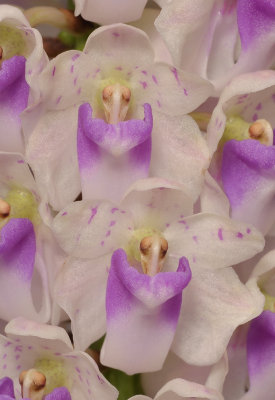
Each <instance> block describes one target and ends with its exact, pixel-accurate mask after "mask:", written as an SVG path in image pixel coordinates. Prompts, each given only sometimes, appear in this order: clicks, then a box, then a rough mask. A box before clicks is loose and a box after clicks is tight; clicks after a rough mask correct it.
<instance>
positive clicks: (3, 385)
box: [0, 377, 14, 399]
mask: <svg viewBox="0 0 275 400" xmlns="http://www.w3.org/2000/svg"><path fill="white" fill-rule="evenodd" d="M3 395H5V396H9V397H11V398H13V399H14V389H13V381H12V379H11V378H8V377H5V378H2V379H0V399H1V398H2V396H3Z"/></svg>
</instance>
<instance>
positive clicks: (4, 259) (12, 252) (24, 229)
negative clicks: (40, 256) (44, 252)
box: [0, 218, 36, 282]
mask: <svg viewBox="0 0 275 400" xmlns="http://www.w3.org/2000/svg"><path fill="white" fill-rule="evenodd" d="M0 239H1V240H0V273H1V279H5V270H7V272H10V273H12V272H13V273H14V274H15V275H16V276H17V278H18V279H20V280H21V281H23V282H30V281H31V278H32V274H33V268H34V259H35V251H36V243H35V233H34V229H33V225H32V223H31V221H30V220H29V219H27V218H12V219H10V220H9V221H8V222H7V224H6V225H4V227H3V228H2V229H1V237H0Z"/></svg>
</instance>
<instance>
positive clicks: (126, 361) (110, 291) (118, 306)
mask: <svg viewBox="0 0 275 400" xmlns="http://www.w3.org/2000/svg"><path fill="white" fill-rule="evenodd" d="M190 279H191V270H190V268H189V263H188V260H187V259H186V258H185V257H182V258H181V259H180V261H179V266H178V269H177V272H163V273H159V274H157V275H156V276H154V277H150V276H148V275H144V274H140V273H139V272H138V271H137V270H136V269H135V268H132V267H130V265H129V264H128V261H127V256H126V254H125V252H124V251H123V250H122V249H119V250H116V251H115V252H114V253H113V256H112V262H111V268H110V272H109V277H108V284H107V293H106V313H107V334H106V339H105V342H104V344H103V348H102V352H101V362H102V363H103V364H105V365H108V366H111V367H115V368H119V369H121V370H123V371H125V372H126V373H128V374H133V373H136V372H141V371H143V372H147V371H154V370H157V369H160V368H161V367H162V364H163V362H164V360H165V358H166V355H167V353H168V351H169V348H170V346H171V343H172V341H173V338H174V334H175V330H176V326H177V322H178V318H179V312H180V308H181V300H182V291H183V289H184V288H185V287H186V286H187V285H188V283H189V281H190Z"/></svg>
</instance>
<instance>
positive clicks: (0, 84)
mask: <svg viewBox="0 0 275 400" xmlns="http://www.w3.org/2000/svg"><path fill="white" fill-rule="evenodd" d="M25 63H26V60H25V58H24V57H22V56H14V57H12V58H11V59H9V60H6V61H3V63H2V68H1V69H0V150H1V151H13V152H21V153H24V146H23V138H22V135H21V120H20V114H21V112H22V111H23V110H24V109H25V108H26V107H27V104H28V97H29V86H28V84H27V83H26V81H25Z"/></svg>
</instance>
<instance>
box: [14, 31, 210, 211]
mask: <svg viewBox="0 0 275 400" xmlns="http://www.w3.org/2000/svg"><path fill="white" fill-rule="evenodd" d="M38 85H39V88H40V92H41V99H40V102H39V103H38V104H37V105H35V106H34V107H32V108H30V109H28V110H27V111H26V112H25V113H24V115H23V117H22V118H23V121H24V134H25V138H26V141H27V159H28V162H29V163H30V165H31V168H32V170H33V172H34V175H35V178H36V180H37V183H38V185H39V187H41V188H43V191H44V192H45V191H46V193H47V198H48V200H49V203H50V204H51V205H52V206H53V208H54V209H56V210H60V209H61V208H62V207H64V206H66V205H67V204H68V203H69V202H71V201H73V200H74V199H75V198H76V197H77V196H78V194H79V192H80V191H81V183H82V184H83V181H87V180H89V179H91V184H92V189H87V190H89V194H90V192H91V190H93V191H95V197H94V198H97V197H98V195H99V194H100V196H103V194H102V193H99V192H98V193H97V191H100V188H99V185H96V181H97V179H98V180H100V179H101V171H105V176H104V181H106V184H105V182H102V185H103V187H106V186H107V187H108V185H110V187H112V185H113V182H112V180H113V177H112V175H110V179H109V181H108V176H107V175H108V173H111V174H115V173H116V169H117V168H118V171H119V173H121V172H122V170H123V177H121V178H120V181H119V182H118V181H117V179H118V178H116V181H115V183H114V184H116V186H117V187H119V184H120V183H121V191H122V192H121V194H120V195H121V197H122V194H123V192H124V191H125V190H126V186H127V185H128V184H129V183H130V179H132V181H131V183H132V182H133V179H137V178H138V177H139V178H142V177H145V175H146V173H147V172H146V171H148V165H149V156H150V154H151V152H150V140H151V139H150V135H151V132H150V131H151V130H152V126H153V125H154V128H153V131H152V142H153V145H152V154H151V164H150V174H151V175H159V176H161V177H164V178H168V179H174V180H176V179H178V178H179V179H180V182H182V183H188V182H189V185H190V190H193V192H195V195H196V196H198V194H199V191H200V184H201V180H202V170H203V169H205V168H207V166H208V164H209V158H208V150H207V148H206V146H205V143H204V141H203V140H202V139H201V137H200V133H199V131H198V128H197V126H196V125H195V123H194V121H193V120H192V119H191V117H189V116H184V114H186V113H188V112H190V111H192V110H193V109H194V108H196V107H197V106H198V105H199V104H201V103H202V102H203V101H204V100H205V99H206V98H207V97H208V96H209V95H210V93H211V92H212V86H211V85H210V84H208V83H207V82H205V81H204V80H202V79H200V78H199V77H195V76H193V75H192V74H189V73H184V72H182V71H180V70H177V69H175V68H174V67H172V66H170V65H166V64H163V63H154V54H153V50H152V47H151V45H150V42H149V41H148V38H147V36H146V35H145V34H144V33H143V32H142V31H140V30H138V29H136V28H133V27H130V26H126V25H114V26H111V27H104V28H99V29H97V30H95V31H94V32H93V33H92V34H91V35H90V37H89V38H88V40H87V43H86V46H85V48H84V52H83V53H81V52H79V51H70V52H65V53H63V54H61V55H60V56H58V57H56V58H55V59H53V60H52V61H51V62H50V64H49V65H48V67H47V68H46V69H45V71H44V72H43V73H42V74H41V75H40V77H39V80H38ZM83 103H84V104H83ZM87 103H88V104H87ZM144 103H146V104H148V105H147V106H145V113H146V117H145V121H144V123H143V122H142V121H141V119H142V118H143V116H144V109H143V105H144ZM81 104H82V106H81ZM79 106H81V107H80V109H79V122H78V139H76V135H77V121H78V108H79ZM91 109H92V110H91ZM151 110H152V116H151ZM94 118H95V119H94ZM125 119H126V120H125ZM101 120H105V122H104V121H101ZM95 132H97V133H96V134H95ZM185 132H186V133H188V134H186V135H184V133H185ZM100 138H101V139H100ZM77 140H78V148H77V146H76V142H77ZM89 142H91V143H90V144H89V145H88V143H89ZM168 144H169V146H168ZM111 145H115V147H114V150H113V153H115V154H112V151H111V149H110V146H111ZM141 150H142V151H141ZM127 151H128V153H127ZM90 152H92V153H91V154H90ZM182 152H184V153H185V154H186V156H187V157H188V161H190V162H192V166H191V167H190V168H189V169H188V171H186V172H185V167H186V163H185V161H184V158H183V157H182ZM77 153H78V158H77ZM191 156H192V157H191ZM84 159H85V163H84ZM172 159H173V160H175V159H176V160H177V165H175V163H174V162H173V163H172V162H171V160H172ZM78 163H79V167H80V170H81V171H80V172H81V181H82V182H80V177H79V172H78ZM84 164H85V165H84ZM92 166H93V169H92V170H91V168H92ZM88 167H89V168H88ZM90 167H91V168H90ZM83 168H84V169H85V171H83ZM88 169H89V170H90V174H91V177H90V178H89V176H87V178H85V177H84V176H83V175H84V174H85V173H86V172H87V170H88ZM128 169H129V172H128V177H127V170H128ZM138 170H139V172H138ZM95 171H98V173H99V175H98V178H95ZM176 171H178V172H176ZM179 171H180V172H179ZM183 172H184V173H183ZM190 172H191V176H190ZM131 174H133V176H132V178H131ZM173 174H176V175H175V176H174V177H172V176H173ZM125 175H126V177H125ZM192 175H193V176H192ZM129 176H130V178H129ZM87 190H86V189H85V188H84V194H85V192H86V193H87ZM117 190H118V189H117ZM109 191H110V190H109ZM109 194H110V193H106V194H105V196H106V197H104V198H107V199H109V200H114V201H117V200H118V194H117V193H114V194H113V196H114V198H113V199H112V198H111V199H110V198H109Z"/></svg>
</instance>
